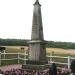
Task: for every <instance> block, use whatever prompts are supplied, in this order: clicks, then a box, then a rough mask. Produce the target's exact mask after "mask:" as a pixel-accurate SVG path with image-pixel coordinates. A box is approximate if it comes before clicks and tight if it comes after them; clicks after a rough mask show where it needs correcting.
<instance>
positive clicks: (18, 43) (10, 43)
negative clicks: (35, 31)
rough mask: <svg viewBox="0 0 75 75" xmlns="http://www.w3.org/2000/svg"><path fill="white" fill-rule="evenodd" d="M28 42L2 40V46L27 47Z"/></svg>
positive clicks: (0, 42) (0, 41)
mask: <svg viewBox="0 0 75 75" xmlns="http://www.w3.org/2000/svg"><path fill="white" fill-rule="evenodd" d="M27 41H28V40H22V39H0V46H27V45H28V43H27Z"/></svg>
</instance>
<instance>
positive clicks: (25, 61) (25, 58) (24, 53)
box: [24, 50, 26, 64]
mask: <svg viewBox="0 0 75 75" xmlns="http://www.w3.org/2000/svg"><path fill="white" fill-rule="evenodd" d="M25 59H26V50H25V52H24V64H26V60H25Z"/></svg>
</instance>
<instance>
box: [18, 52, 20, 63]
mask: <svg viewBox="0 0 75 75" xmlns="http://www.w3.org/2000/svg"><path fill="white" fill-rule="evenodd" d="M19 63H20V56H19V52H18V64H19Z"/></svg>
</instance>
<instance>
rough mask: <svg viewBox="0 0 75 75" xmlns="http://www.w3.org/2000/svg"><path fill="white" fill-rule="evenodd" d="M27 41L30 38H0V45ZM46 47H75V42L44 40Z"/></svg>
mask: <svg viewBox="0 0 75 75" xmlns="http://www.w3.org/2000/svg"><path fill="white" fill-rule="evenodd" d="M28 41H30V40H27V39H26V40H25V39H0V46H28ZM46 47H51V48H64V49H75V43H73V42H55V41H46Z"/></svg>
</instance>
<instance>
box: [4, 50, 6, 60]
mask: <svg viewBox="0 0 75 75" xmlns="http://www.w3.org/2000/svg"><path fill="white" fill-rule="evenodd" d="M5 55H6V54H5V50H4V59H5Z"/></svg>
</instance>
